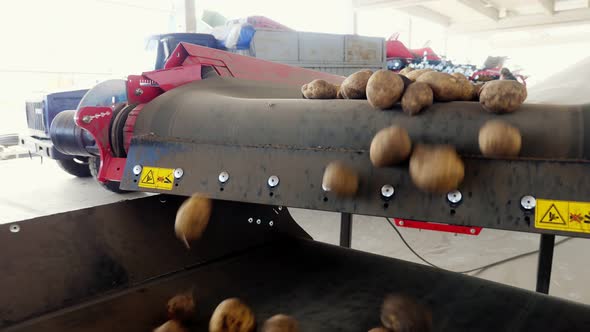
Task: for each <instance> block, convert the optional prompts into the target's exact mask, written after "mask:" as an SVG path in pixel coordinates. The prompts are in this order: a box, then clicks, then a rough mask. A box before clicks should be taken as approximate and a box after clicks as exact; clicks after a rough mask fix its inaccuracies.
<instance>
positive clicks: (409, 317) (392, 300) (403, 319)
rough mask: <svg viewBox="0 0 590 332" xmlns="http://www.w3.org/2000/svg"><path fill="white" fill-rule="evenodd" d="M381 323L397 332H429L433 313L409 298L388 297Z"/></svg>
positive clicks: (400, 296)
mask: <svg viewBox="0 0 590 332" xmlns="http://www.w3.org/2000/svg"><path fill="white" fill-rule="evenodd" d="M381 323H382V324H383V326H385V327H386V328H388V329H389V330H391V331H395V332H429V331H431V330H432V313H431V311H430V310H429V309H428V308H427V307H425V306H424V305H422V304H421V303H419V302H418V301H416V300H415V299H413V298H411V297H409V296H404V295H388V296H387V297H385V300H384V301H383V305H382V306H381Z"/></svg>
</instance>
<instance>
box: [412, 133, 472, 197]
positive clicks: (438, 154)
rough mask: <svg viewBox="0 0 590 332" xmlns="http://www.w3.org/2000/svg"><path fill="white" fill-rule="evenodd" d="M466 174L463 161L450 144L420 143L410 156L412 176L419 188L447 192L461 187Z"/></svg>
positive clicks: (427, 190) (434, 191)
mask: <svg viewBox="0 0 590 332" xmlns="http://www.w3.org/2000/svg"><path fill="white" fill-rule="evenodd" d="M464 176H465V166H464V165H463V161H462V160H461V158H460V157H459V155H458V154H457V152H456V151H455V148H453V147H452V146H448V145H424V144H419V145H417V146H416V147H415V148H414V151H413V152H412V156H411V157H410V177H411V178H412V181H413V182H414V184H415V185H416V187H418V188H419V189H421V190H423V191H426V192H433V193H447V192H449V191H452V190H455V189H457V188H458V187H459V184H461V182H462V181H463V177H464Z"/></svg>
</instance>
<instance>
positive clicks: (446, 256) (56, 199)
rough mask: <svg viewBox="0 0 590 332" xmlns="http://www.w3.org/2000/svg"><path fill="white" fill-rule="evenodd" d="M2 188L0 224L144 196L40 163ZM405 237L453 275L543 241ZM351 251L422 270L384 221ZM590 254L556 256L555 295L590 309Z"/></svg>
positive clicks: (510, 277) (312, 222)
mask: <svg viewBox="0 0 590 332" xmlns="http://www.w3.org/2000/svg"><path fill="white" fill-rule="evenodd" d="M0 183H1V184H2V190H1V191H0V224H2V223H10V222H14V221H18V220H24V219H29V218H33V217H36V216H41V215H48V214H54V213H58V212H64V211H68V210H74V209H81V208H85V207H90V206H94V205H100V204H107V203H111V202H115V201H119V200H126V199H133V198H137V197H141V196H142V195H143V194H140V193H134V194H125V195H117V194H113V193H110V192H108V191H106V190H104V189H102V188H100V187H99V186H98V185H97V184H96V183H95V182H94V180H93V179H78V178H75V177H72V176H70V175H68V174H66V173H65V172H63V171H62V170H61V169H59V167H58V166H57V164H56V163H55V162H54V161H52V160H45V161H44V162H43V163H41V162H40V159H38V158H36V159H33V160H30V159H20V160H8V161H0ZM290 211H291V213H292V215H293V217H294V218H295V220H297V222H298V223H299V224H300V225H301V226H302V227H303V228H304V229H305V230H306V231H307V232H308V233H309V234H311V235H312V236H313V237H314V239H316V240H318V241H322V242H326V243H331V244H338V239H339V227H340V223H339V221H340V216H339V214H337V213H330V212H319V211H310V210H301V209H290ZM171 231H172V230H171ZM400 231H401V233H402V235H403V236H404V237H405V238H406V240H407V241H408V242H409V244H410V245H411V246H412V247H413V248H414V250H416V251H417V252H418V253H420V254H421V255H422V256H423V257H425V258H426V259H427V260H429V261H431V262H432V263H434V264H436V265H438V266H440V267H442V268H445V269H449V270H453V271H460V270H468V269H471V268H474V267H479V266H483V265H487V264H489V263H492V262H496V261H498V260H502V259H505V258H508V257H512V256H515V255H518V254H521V253H524V252H527V251H531V250H535V249H537V248H538V242H539V235H534V234H526V233H516V232H505V231H497V230H491V229H484V230H483V231H482V232H481V234H480V235H479V236H468V235H454V234H449V233H440V232H432V231H418V230H413V229H404V228H400ZM557 240H558V241H559V240H560V238H558V239H557ZM352 247H353V248H354V249H358V250H362V251H368V252H372V253H376V254H380V255H385V256H390V257H395V258H399V259H403V260H407V261H412V262H418V263H421V262H420V261H419V260H418V259H417V258H416V257H415V256H414V255H413V254H412V253H411V252H410V251H409V250H408V249H407V248H406V247H405V245H404V244H403V243H402V241H401V240H400V239H399V237H398V235H397V234H396V233H395V232H394V231H393V229H391V226H389V225H387V223H386V221H385V219H384V218H374V217H366V216H354V221H353V237H352ZM0 250H1V245H0ZM589 251H590V240H585V239H572V240H570V241H568V242H566V243H564V244H562V245H560V246H558V247H557V248H556V249H555V257H554V265H553V273H552V279H551V289H550V294H551V295H554V296H559V297H563V298H566V299H570V300H573V301H576V302H581V303H586V304H590V286H589V283H588V280H590V264H588V260H587V256H586V253H587V252H589ZM536 267H537V255H529V256H527V257H524V258H520V259H516V260H513V261H510V262H507V263H505V264H502V265H499V266H495V267H493V268H489V269H486V270H483V271H479V272H476V273H471V275H474V276H477V277H480V278H484V279H489V280H493V281H497V282H501V283H504V284H509V285H513V286H516V287H521V288H525V289H530V290H533V289H534V287H535V272H536Z"/></svg>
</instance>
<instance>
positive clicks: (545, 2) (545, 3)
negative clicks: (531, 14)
mask: <svg viewBox="0 0 590 332" xmlns="http://www.w3.org/2000/svg"><path fill="white" fill-rule="evenodd" d="M537 2H538V3H539V4H540V5H541V7H543V10H544V11H545V14H547V15H553V13H555V0H537Z"/></svg>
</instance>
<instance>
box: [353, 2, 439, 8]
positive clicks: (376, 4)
mask: <svg viewBox="0 0 590 332" xmlns="http://www.w3.org/2000/svg"><path fill="white" fill-rule="evenodd" d="M432 2H436V1H434V0H353V1H352V7H353V8H354V9H374V8H393V9H396V8H404V7H412V6H419V5H424V4H428V3H432Z"/></svg>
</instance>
